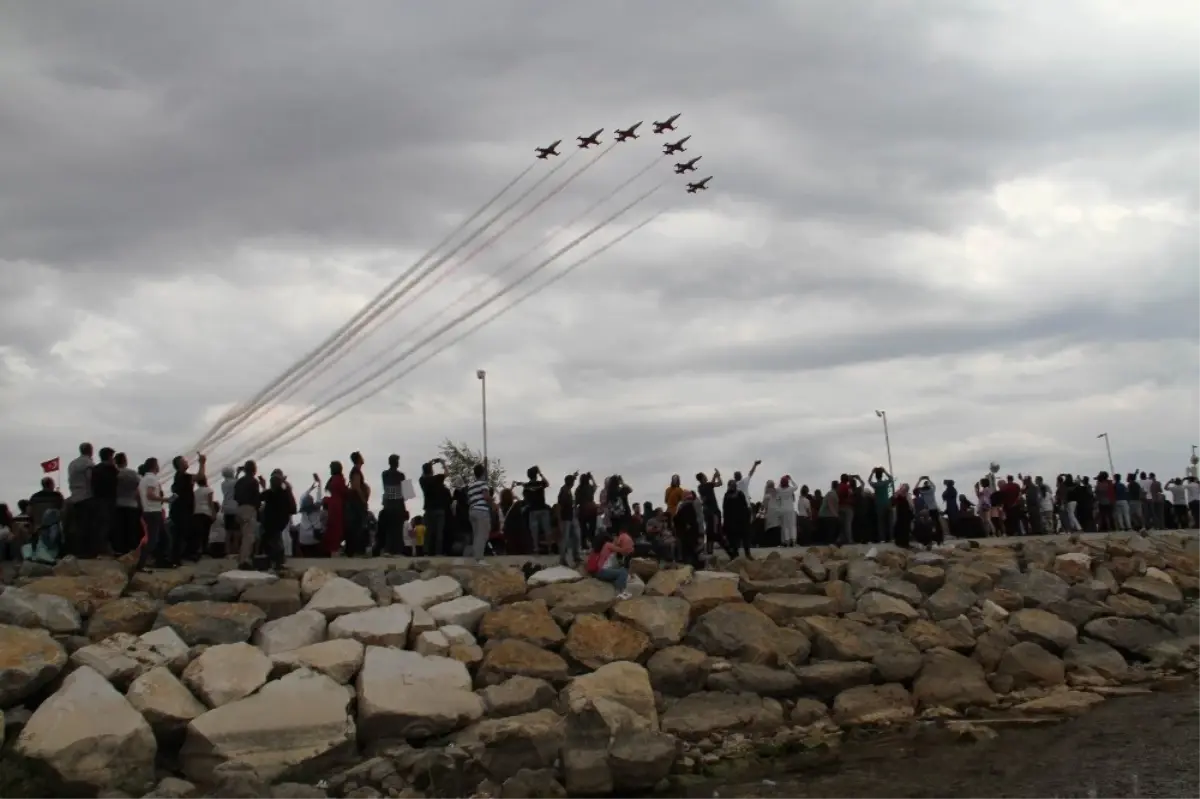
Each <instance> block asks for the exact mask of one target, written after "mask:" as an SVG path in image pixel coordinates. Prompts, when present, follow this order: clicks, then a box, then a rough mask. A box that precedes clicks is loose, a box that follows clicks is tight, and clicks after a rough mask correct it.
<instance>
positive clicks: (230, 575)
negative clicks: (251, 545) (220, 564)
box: [219, 569, 279, 594]
mask: <svg viewBox="0 0 1200 799" xmlns="http://www.w3.org/2000/svg"><path fill="white" fill-rule="evenodd" d="M219 579H221V580H224V581H225V582H227V583H229V584H230V585H232V586H233V587H234V588H236V589H237V592H238V593H239V594H240V593H242V592H243V591H245V590H246V589H247V588H249V587H250V586H252V585H268V584H270V583H274V582H277V581H278V580H279V576H278V575H275V574H271V573H270V572H256V571H248V570H244V569H234V570H233V571H227V572H222V573H221V576H220V578H219Z"/></svg>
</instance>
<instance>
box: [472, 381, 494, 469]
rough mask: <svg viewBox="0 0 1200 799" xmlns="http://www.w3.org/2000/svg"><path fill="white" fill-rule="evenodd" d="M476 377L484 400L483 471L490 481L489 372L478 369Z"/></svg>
mask: <svg viewBox="0 0 1200 799" xmlns="http://www.w3.org/2000/svg"><path fill="white" fill-rule="evenodd" d="M475 377H477V378H479V389H480V395H481V398H482V400H483V471H484V474H485V475H486V478H485V479H489V480H490V478H491V472H490V471H489V470H488V449H487V372H486V371H484V370H483V369H476V370H475Z"/></svg>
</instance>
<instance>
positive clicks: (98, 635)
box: [87, 596, 162, 641]
mask: <svg viewBox="0 0 1200 799" xmlns="http://www.w3.org/2000/svg"><path fill="white" fill-rule="evenodd" d="M160 610H162V602H161V601H159V600H157V599H150V598H148V597H138V596H123V597H121V598H120V599H114V600H113V601H112V602H108V603H106V604H104V605H101V606H100V607H99V608H97V609H96V612H95V613H93V614H92V617H91V618H90V619H88V624H87V637H88V638H90V639H91V640H93V641H103V640H104V639H105V638H108V637H109V636H110V635H116V634H117V633H129V634H130V635H141V634H142V633H144V632H148V631H149V630H150V629H151V628H152V627H153V626H154V620H155V619H156V618H158V612H159V611H160Z"/></svg>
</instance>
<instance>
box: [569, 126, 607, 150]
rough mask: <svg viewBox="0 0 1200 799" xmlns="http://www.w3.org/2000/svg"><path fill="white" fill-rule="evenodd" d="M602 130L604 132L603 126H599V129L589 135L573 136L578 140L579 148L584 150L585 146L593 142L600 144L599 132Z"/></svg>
mask: <svg viewBox="0 0 1200 799" xmlns="http://www.w3.org/2000/svg"><path fill="white" fill-rule="evenodd" d="M603 132H604V128H600V130H598V131H596V132H595V133H593V134H592V135H591V136H576V137H575V138H576V139H578V140H579V149H581V150H586V149H587V148H589V147H591V146H592V145H593V144H595V145H599V144H600V134H601V133H603Z"/></svg>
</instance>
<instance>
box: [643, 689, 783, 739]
mask: <svg viewBox="0 0 1200 799" xmlns="http://www.w3.org/2000/svg"><path fill="white" fill-rule="evenodd" d="M782 725H783V707H782V706H781V705H780V704H779V702H777V701H776V700H774V699H763V698H762V697H758V696H755V695H754V694H726V693H713V692H701V693H696V694H691V695H689V696H685V697H683V698H682V699H680V700H679V701H678V702H676V703H675V704H674V705H672V706H671V707H670V708H669V709H668V710H667V712H666V713H665V714H663V717H662V731H663V732H666V733H670V734H672V735H675V736H677V737H679V738H682V739H683V740H685V741H699V740H701V739H703V738H707V737H709V736H710V735H713V734H715V733H731V732H741V733H746V734H751V735H769V734H771V733H774V732H775V731H776V730H778V729H779V728H780V727H781V726H782Z"/></svg>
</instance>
